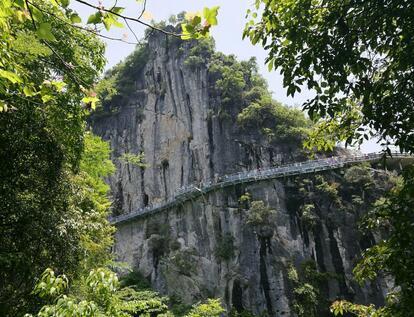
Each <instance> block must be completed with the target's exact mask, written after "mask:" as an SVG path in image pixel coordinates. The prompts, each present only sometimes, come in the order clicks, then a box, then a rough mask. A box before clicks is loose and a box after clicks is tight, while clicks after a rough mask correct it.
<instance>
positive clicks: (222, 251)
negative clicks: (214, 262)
mask: <svg viewBox="0 0 414 317" xmlns="http://www.w3.org/2000/svg"><path fill="white" fill-rule="evenodd" d="M235 249H236V247H235V246H234V237H233V236H232V235H231V234H230V233H226V234H225V235H223V236H221V237H220V238H219V239H218V240H217V245H216V248H215V249H214V256H215V257H216V258H217V259H219V260H221V261H225V262H228V261H230V260H231V259H232V258H233V257H234V255H235V254H234V253H235Z"/></svg>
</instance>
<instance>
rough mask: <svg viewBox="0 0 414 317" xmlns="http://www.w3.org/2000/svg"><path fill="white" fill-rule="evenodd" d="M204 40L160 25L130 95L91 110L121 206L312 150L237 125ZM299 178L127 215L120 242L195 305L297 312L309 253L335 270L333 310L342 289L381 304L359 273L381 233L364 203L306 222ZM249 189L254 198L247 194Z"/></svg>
mask: <svg viewBox="0 0 414 317" xmlns="http://www.w3.org/2000/svg"><path fill="white" fill-rule="evenodd" d="M194 45H196V44H194V43H192V42H181V41H179V40H176V39H171V38H168V37H166V36H164V35H161V34H153V35H151V36H150V37H149V39H148V44H147V46H146V47H145V48H142V49H143V50H146V54H143V56H145V59H143V60H141V61H140V64H139V67H138V66H135V67H136V69H135V71H134V72H133V76H132V85H131V88H130V93H129V94H128V95H123V96H121V97H122V98H121V97H118V99H117V100H116V101H114V100H112V101H109V102H108V103H107V104H105V105H104V109H103V110H102V111H101V112H100V113H98V114H96V115H95V116H94V117H93V118H92V122H91V125H92V127H93V130H94V132H95V133H96V134H98V135H100V136H102V137H103V138H104V139H106V140H108V141H109V142H110V145H111V148H112V150H113V152H112V156H113V160H114V162H115V163H116V165H117V172H116V173H115V175H113V176H112V177H111V178H110V179H108V182H109V184H110V186H111V190H112V195H113V198H114V213H116V214H119V213H129V212H132V211H134V210H136V209H137V208H142V207H144V206H146V205H149V204H153V203H156V202H160V201H164V200H166V199H168V198H169V197H171V196H172V195H173V194H174V192H175V191H176V190H177V189H178V188H180V187H183V186H186V185H189V184H198V183H200V182H207V181H214V180H215V179H216V178H217V177H218V176H220V175H223V174H230V173H234V172H237V171H242V170H249V169H253V168H261V167H266V166H272V165H275V164H280V163H283V162H289V161H294V160H297V161H300V160H303V159H304V157H303V154H302V152H301V150H300V148H299V147H298V146H297V144H296V143H290V142H283V143H277V142H272V141H269V138H268V137H267V136H265V135H263V134H262V133H260V132H258V131H257V130H254V129H250V130H249V129H247V130H246V129H241V128H240V127H239V126H238V124H237V123H236V119H237V115H238V114H239V113H240V112H241V110H242V109H243V107H245V105H244V104H243V103H233V104H231V107H227V108H226V109H223V107H222V102H223V100H222V98H221V96H220V94H218V93H217V85H216V84H217V78H215V76H212V74H211V72H210V71H209V66H208V63H209V62H210V63H211V61H209V60H208V58H209V57H207V58H205V59H202V58H201V57H200V58H201V60H202V61H203V62H202V63H198V64H196V65H189V63H188V60H189V55H190V53H191V49H192V48H193V47H194ZM203 53H204V52H201V53H200V56H201V55H202V54H203ZM203 58H204V57H203ZM121 88H122V87H121ZM228 103H229V102H228V101H227V104H228ZM223 113H224V114H225V115H223ZM259 124H260V123H259ZM123 153H135V154H138V153H144V154H145V164H146V167H140V166H135V165H134V164H131V163H128V162H125V161H122V160H120V159H119V157H120V156H121V155H122V154H123ZM342 176H343V175H341V174H335V173H332V172H330V173H328V175H327V176H326V177H328V178H333V179H336V181H337V182H340V179H341V177H342ZM295 187H297V184H296V183H295V180H294V179H285V180H275V181H262V182H260V183H251V184H249V185H237V186H234V187H233V188H227V189H223V190H220V191H216V192H213V193H211V194H208V195H206V196H204V197H201V198H198V199H197V200H195V201H188V202H185V203H183V205H182V206H180V207H179V208H175V209H174V210H168V211H165V212H163V213H160V214H157V215H154V216H151V217H147V218H144V219H139V220H136V221H133V222H130V223H126V224H121V225H119V226H118V230H117V233H116V245H115V252H116V254H117V257H118V258H119V260H120V261H124V262H127V263H129V264H130V265H131V266H132V267H133V268H134V269H136V270H138V271H140V272H141V273H142V274H143V275H144V276H145V277H147V278H148V279H149V280H150V281H151V283H152V285H153V286H154V288H155V289H157V290H158V291H160V292H161V293H165V294H169V295H176V296H178V297H179V298H181V299H182V300H183V301H184V302H185V303H193V302H195V301H198V300H201V299H204V298H208V297H221V298H222V299H223V303H224V304H225V305H226V307H227V309H228V310H229V311H230V309H235V310H237V311H243V310H245V311H250V312H252V313H254V314H260V313H263V312H265V311H266V312H267V313H268V314H269V315H270V316H295V313H294V311H295V310H294V308H292V307H293V306H294V305H295V303H296V304H298V305H301V303H300V298H298V297H297V296H296V297H295V287H298V284H297V283H299V282H295V281H292V279H291V278H289V271H290V270H291V269H292V268H295V267H296V269H297V270H298V272H299V273H300V266H301V264H303V263H306V262H307V261H313V262H314V263H315V270H316V271H315V272H319V273H321V274H323V273H326V274H325V275H326V276H328V277H327V278H326V279H325V280H323V281H319V282H318V283H319V284H318V285H319V286H320V287H319V289H318V292H319V294H320V297H324V300H326V303H325V306H324V307H325V308H321V309H320V312H321V314H325V315H329V313H328V311H327V309H326V308H327V307H328V303H329V301H331V300H334V299H336V298H341V297H342V298H347V299H351V300H355V301H357V302H361V303H377V304H380V303H381V302H383V300H384V297H383V295H384V294H383V292H384V290H385V289H386V287H385V286H386V285H385V282H384V281H380V282H378V283H373V284H372V285H369V286H366V287H360V286H359V285H357V284H356V283H355V282H354V281H353V279H352V269H353V267H354V265H355V262H356V260H357V258H358V256H359V255H360V253H361V250H363V249H364V248H366V247H367V246H369V245H371V244H372V243H373V241H374V240H375V239H374V237H373V236H368V237H367V236H362V235H361V234H360V233H359V232H358V230H357V225H356V224H357V221H358V219H359V217H360V216H361V215H362V214H363V210H359V211H358V212H349V211H344V212H341V211H340V210H337V209H338V207H337V206H336V205H335V204H333V205H332V204H330V203H329V199H327V200H324V201H323V203H321V205H320V206H318V210H317V211H315V215H316V217H317V220H316V221H315V222H314V223H312V226H307V225H306V224H305V221H304V220H303V219H302V218H301V216H300V215H301V212H300V211H299V209H300V206H301V204H303V198H300V197H299V196H298V193H297V191H296V190H295ZM246 193H249V197H248V198H247V199H246V201H243V199H242V200H240V198H241V197H242V196H243V195H245V194H246ZM301 199H302V200H301ZM253 201H261V202H263V203H264V205H265V206H266V208H268V210H274V212H270V213H269V214H268V215H267V216H266V217H265V219H264V223H255V222H254V221H249V214H250V213H251V212H252V209H251V204H250V203H251V202H253ZM319 273H318V274H319ZM295 283H296V284H295ZM322 306H323V305H321V307H322ZM321 316H322V315H321Z"/></svg>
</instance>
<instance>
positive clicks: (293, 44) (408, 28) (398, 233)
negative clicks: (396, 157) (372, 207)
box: [244, 0, 414, 316]
mask: <svg viewBox="0 0 414 317" xmlns="http://www.w3.org/2000/svg"><path fill="white" fill-rule="evenodd" d="M262 5H263V6H262ZM255 8H256V10H253V11H249V12H248V15H250V17H251V20H250V21H249V22H248V23H247V24H246V27H245V30H244V36H245V37H249V38H250V40H251V42H252V43H253V44H256V43H261V44H262V45H263V47H264V48H265V49H266V50H267V51H268V57H267V60H266V61H267V63H268V66H269V69H280V71H281V73H282V74H283V77H284V81H283V83H284V86H285V87H287V91H288V94H289V95H292V96H293V95H294V94H295V93H296V92H298V91H299V92H300V90H301V88H300V87H301V86H302V85H306V86H307V87H308V88H309V89H312V90H314V91H315V94H316V95H315V97H314V98H312V99H311V100H309V101H307V102H306V103H305V104H304V109H305V110H307V111H308V113H309V115H310V117H311V118H313V119H314V120H317V121H318V125H317V129H316V130H314V132H313V133H311V140H310V142H308V146H309V147H316V148H318V149H330V148H332V147H333V145H334V144H335V143H336V142H337V141H345V142H346V143H347V144H351V143H355V142H356V143H362V142H363V140H364V139H369V137H370V136H371V135H374V134H375V135H377V136H378V137H379V138H380V140H382V141H383V142H384V143H385V145H388V144H389V142H395V144H396V145H397V146H399V147H400V149H401V151H408V152H410V153H413V152H414V134H413V130H414V108H413V106H412V104H413V100H414V90H413V84H414V72H413V69H414V61H413V59H412V58H411V55H412V52H413V50H414V42H413V41H412V38H413V24H414V3H412V1H404V0H387V1H375V0H367V1H353V0H345V1H343V0H333V1H331V0H330V1H327V0H319V1H309V0H293V1H291V0H263V1H260V0H257V1H256V6H255ZM261 10H263V11H261ZM258 11H260V12H261V14H260V16H259V14H258ZM323 138H327V139H325V140H323ZM388 152H389V150H388ZM413 193H414V173H413V168H412V167H409V168H408V169H407V170H406V172H405V173H404V181H403V184H402V185H401V186H399V187H398V188H397V189H395V190H394V191H392V192H391V193H390V194H389V196H388V197H387V199H386V200H382V202H381V203H379V205H378V206H377V209H376V212H373V213H372V214H370V216H369V217H368V220H367V221H366V223H365V225H366V226H365V230H372V229H376V226H377V225H387V229H388V230H389V236H388V239H387V240H384V241H383V242H381V243H380V244H379V245H376V246H374V247H372V248H370V249H368V250H367V251H366V252H365V253H364V255H363V259H362V261H361V262H360V264H359V265H358V266H357V268H356V269H355V273H356V276H357V278H358V279H359V280H360V281H363V280H366V279H369V278H375V277H376V276H377V273H378V272H383V273H386V274H391V275H392V276H394V277H395V281H396V288H395V289H394V290H392V291H391V292H390V293H389V294H388V301H387V303H386V305H385V306H384V307H382V308H380V309H378V310H376V309H375V308H374V307H373V306H361V305H354V304H352V303H349V302H344V301H341V302H337V303H335V304H334V305H333V306H332V310H333V312H334V313H335V314H342V313H344V312H345V311H348V312H351V313H354V314H356V315H358V316H410V315H412V312H413V311H414V307H413V303H414V301H413V299H414V285H413V281H414V279H413V274H414V273H413V272H414V271H413V268H414V266H413V261H414V254H412V250H413V245H412V241H413V237H412V232H413V223H414V213H413V210H414V201H413V199H412V197H413ZM374 224H375V226H374Z"/></svg>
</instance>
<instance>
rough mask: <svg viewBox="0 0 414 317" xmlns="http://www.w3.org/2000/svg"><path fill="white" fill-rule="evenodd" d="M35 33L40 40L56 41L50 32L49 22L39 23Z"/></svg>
mask: <svg viewBox="0 0 414 317" xmlns="http://www.w3.org/2000/svg"><path fill="white" fill-rule="evenodd" d="M37 35H38V36H39V38H40V39H42V40H47V41H56V38H55V36H54V35H53V33H52V25H51V24H50V23H40V25H39V27H38V29H37Z"/></svg>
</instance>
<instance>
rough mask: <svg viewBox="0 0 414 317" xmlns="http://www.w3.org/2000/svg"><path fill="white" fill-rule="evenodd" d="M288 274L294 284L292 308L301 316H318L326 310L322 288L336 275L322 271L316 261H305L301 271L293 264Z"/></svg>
mask: <svg viewBox="0 0 414 317" xmlns="http://www.w3.org/2000/svg"><path fill="white" fill-rule="evenodd" d="M287 276H288V279H289V281H290V282H291V283H292V286H293V302H292V309H293V311H294V312H295V313H296V314H297V315H298V316H299V317H316V316H320V315H321V312H322V311H324V310H326V308H327V305H326V307H325V304H326V302H325V301H324V299H323V294H321V291H320V288H321V286H322V285H323V284H324V283H326V282H327V281H328V280H329V279H331V278H334V277H335V276H334V275H333V274H330V273H320V272H318V270H317V268H316V264H315V262H314V261H311V260H310V261H305V262H303V263H302V264H301V266H300V269H299V271H298V270H297V269H296V268H295V267H294V266H293V265H290V266H289V267H288V272H287Z"/></svg>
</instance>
